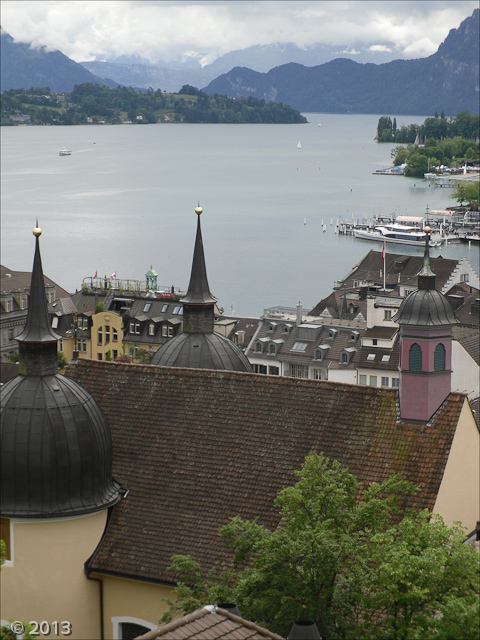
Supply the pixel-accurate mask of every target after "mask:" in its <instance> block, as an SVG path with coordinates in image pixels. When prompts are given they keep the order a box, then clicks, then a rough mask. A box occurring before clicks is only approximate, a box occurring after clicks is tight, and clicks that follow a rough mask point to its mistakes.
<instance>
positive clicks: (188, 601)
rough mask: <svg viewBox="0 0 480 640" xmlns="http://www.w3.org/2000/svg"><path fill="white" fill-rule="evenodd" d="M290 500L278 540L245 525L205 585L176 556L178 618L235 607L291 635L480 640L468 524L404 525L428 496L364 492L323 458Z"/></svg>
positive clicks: (306, 470)
mask: <svg viewBox="0 0 480 640" xmlns="http://www.w3.org/2000/svg"><path fill="white" fill-rule="evenodd" d="M297 476H298V478H299V480H298V482H297V484H296V485H295V486H293V487H288V488H286V489H284V490H283V491H281V492H280V493H279V495H278V498H277V501H276V504H277V506H278V508H279V510H280V514H281V523H280V525H279V526H278V527H277V528H276V529H275V530H273V531H271V530H269V529H268V528H266V527H264V526H262V525H261V524H259V522H258V521H253V522H248V521H244V520H242V519H241V518H239V517H235V518H233V519H231V521H230V522H229V523H228V524H227V525H226V526H224V527H222V528H221V529H220V536H221V538H222V539H223V541H224V543H225V545H226V547H227V549H229V551H230V554H229V557H230V560H229V564H228V566H227V565H226V566H224V567H223V568H222V570H218V571H216V570H211V571H210V572H209V573H205V572H204V571H203V570H202V567H201V565H200V564H199V563H198V562H196V561H194V560H193V559H192V558H191V557H189V556H174V558H173V559H172V566H171V568H170V569H171V571H172V572H173V574H174V575H175V576H176V578H177V585H178V586H177V590H176V596H177V598H176V600H175V601H173V600H169V599H166V600H165V601H166V602H168V603H169V604H170V611H169V612H168V613H166V614H165V615H164V616H163V617H162V619H161V620H160V622H167V621H169V620H171V619H172V616H174V615H175V614H176V613H178V612H182V613H189V612H191V611H193V610H195V609H196V608H198V607H201V606H204V605H205V604H207V603H208V604H212V603H216V602H217V603H218V602H235V603H236V604H237V605H238V607H239V608H240V611H241V614H242V616H243V617H245V618H246V619H249V620H253V621H255V622H257V623H258V624H260V625H263V626H265V627H267V628H269V629H271V630H272V631H275V632H277V633H279V634H281V635H284V636H285V637H286V635H287V634H288V631H289V629H290V628H291V625H292V623H293V622H294V621H296V620H298V619H302V618H303V619H305V618H306V619H310V620H313V621H315V622H316V624H317V626H318V628H319V630H320V634H321V636H322V638H323V639H324V640H331V639H335V640H336V639H346V638H356V639H359V640H360V639H362V638H365V639H368V640H371V639H376V638H378V639H379V640H380V639H382V640H383V639H386V638H388V639H392V640H417V639H420V638H422V639H430V638H431V639H432V640H433V639H439V640H454V639H457V640H458V639H459V638H460V637H461V638H462V639H464V640H477V638H478V634H479V632H480V626H479V617H480V616H479V613H480V609H479V577H480V574H479V559H478V554H477V552H476V551H475V549H474V548H473V547H472V546H471V545H466V544H464V538H465V534H464V531H463V529H462V528H461V526H460V525H459V524H457V525H455V526H454V527H451V528H449V527H447V526H446V525H445V524H444V522H443V521H442V519H441V518H440V517H439V516H432V514H430V513H428V512H427V511H422V512H420V513H418V512H414V511H408V512H406V513H401V510H400V507H399V504H400V500H399V499H400V498H401V496H404V495H407V494H412V493H415V492H416V491H417V489H416V488H415V487H414V486H413V485H411V484H410V483H408V482H405V481H404V480H402V479H401V478H400V477H399V476H398V475H393V476H391V477H390V478H389V479H388V480H386V481H385V482H383V483H381V484H377V483H373V484H371V485H370V486H368V487H363V486H362V485H361V484H360V483H359V482H358V481H357V479H356V478H355V477H354V476H353V475H352V474H350V473H349V471H348V469H346V468H344V467H342V466H341V465H340V464H339V463H338V462H333V463H332V464H330V462H329V460H328V459H327V458H325V457H324V456H323V455H317V454H311V455H309V456H308V457H307V459H306V461H305V463H304V465H303V467H302V469H301V470H300V471H298V472H297Z"/></svg>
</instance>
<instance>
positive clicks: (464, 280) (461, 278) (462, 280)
mask: <svg viewBox="0 0 480 640" xmlns="http://www.w3.org/2000/svg"><path fill="white" fill-rule="evenodd" d="M460 281H461V282H468V273H462V275H461V276H460Z"/></svg>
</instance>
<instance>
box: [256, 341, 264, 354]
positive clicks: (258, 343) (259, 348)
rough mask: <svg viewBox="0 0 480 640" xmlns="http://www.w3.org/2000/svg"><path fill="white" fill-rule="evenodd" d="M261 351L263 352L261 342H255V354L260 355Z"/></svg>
mask: <svg viewBox="0 0 480 640" xmlns="http://www.w3.org/2000/svg"><path fill="white" fill-rule="evenodd" d="M262 351H263V344H262V343H261V342H256V343H255V353H262Z"/></svg>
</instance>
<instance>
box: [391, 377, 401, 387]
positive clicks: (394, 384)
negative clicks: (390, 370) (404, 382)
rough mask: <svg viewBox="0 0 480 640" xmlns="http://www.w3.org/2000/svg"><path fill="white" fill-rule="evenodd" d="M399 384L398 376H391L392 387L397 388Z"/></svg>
mask: <svg viewBox="0 0 480 640" xmlns="http://www.w3.org/2000/svg"><path fill="white" fill-rule="evenodd" d="M399 386H400V378H392V387H393V388H394V389H398V387H399Z"/></svg>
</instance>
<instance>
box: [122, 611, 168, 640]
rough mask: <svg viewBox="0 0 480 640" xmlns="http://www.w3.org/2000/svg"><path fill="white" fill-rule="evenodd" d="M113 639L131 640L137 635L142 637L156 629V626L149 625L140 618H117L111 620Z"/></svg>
mask: <svg viewBox="0 0 480 640" xmlns="http://www.w3.org/2000/svg"><path fill="white" fill-rule="evenodd" d="M112 623H113V634H111V635H112V637H113V638H117V639H118V640H133V638H136V637H137V636H139V635H143V634H144V633H146V632H147V631H152V630H153V629H156V627H157V625H154V624H151V623H150V622H147V621H146V620H142V619H141V618H132V617H130V616H121V617H120V616H119V617H116V616H115V617H113V618H112Z"/></svg>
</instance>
